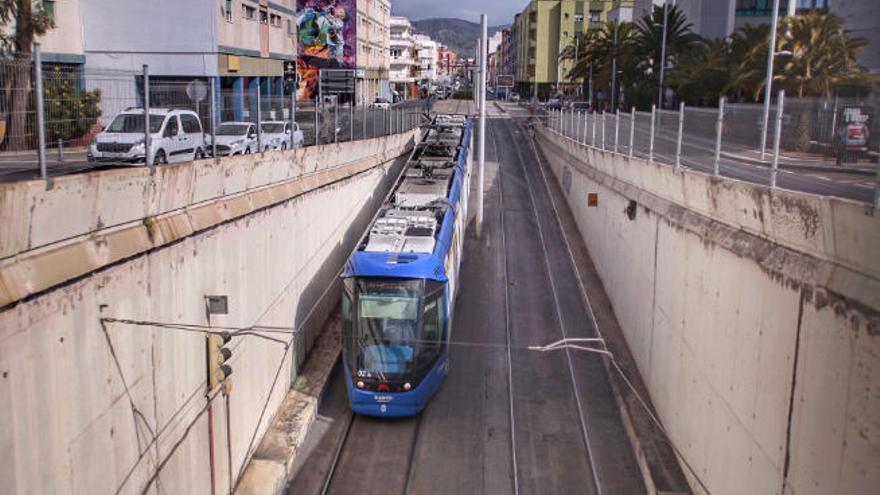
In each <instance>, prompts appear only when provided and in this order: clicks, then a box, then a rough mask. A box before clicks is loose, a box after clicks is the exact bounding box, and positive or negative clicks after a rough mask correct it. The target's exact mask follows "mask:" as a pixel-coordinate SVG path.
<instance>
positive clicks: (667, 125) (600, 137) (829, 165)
mask: <svg viewBox="0 0 880 495" xmlns="http://www.w3.org/2000/svg"><path fill="white" fill-rule="evenodd" d="M780 100H781V105H780ZM878 104H880V99H878V96H877V95H876V94H872V95H871V96H868V97H866V98H862V99H858V100H856V99H844V98H836V99H833V100H832V99H813V98H785V97H784V95H782V94H780V96H778V97H777V98H774V100H773V101H772V103H771V104H770V105H769V109H768V110H769V111H766V113H765V108H764V106H763V105H760V104H726V102H722V104H721V105H720V106H719V108H691V107H686V106H684V105H681V106H680V108H679V109H678V110H677V111H676V110H656V109H654V110H652V111H650V112H637V111H635V110H634V109H633V110H631V111H630V112H622V113H620V114H617V113H611V112H606V113H599V112H595V113H586V114H585V113H582V112H573V111H567V110H555V111H552V112H551V113H550V116H549V119H548V123H549V126H550V127H551V129H553V130H554V131H555V132H558V133H560V134H562V135H564V136H566V137H568V138H570V139H573V140H576V141H578V142H580V143H584V144H586V145H589V146H594V147H597V148H600V149H604V150H608V151H613V152H617V153H621V154H627V155H630V156H636V157H640V158H645V159H648V160H650V161H653V162H657V163H663V164H669V165H672V166H676V167H687V168H693V169H697V170H702V171H705V172H708V173H712V174H715V175H723V176H728V177H734V178H737V179H741V180H748V181H751V182H758V183H764V184H768V185H770V186H771V187H776V186H777V185H779V186H780V187H797V188H800V189H803V190H808V191H810V192H814V193H820V194H831V195H842V196H845V197H850V198H854V199H863V200H866V201H872V200H873V201H874V203H875V204H876V205H878V206H880V193H878V192H876V191H877V185H876V184H877V177H878V175H880V166H878V154H880V153H878V152H880V134H878V133H880V129H878V127H880V125H878V124H880V123H878V119H877V118H875V115H874V109H875V108H878V106H877V105H878ZM765 122H766V124H765ZM765 129H766V134H765V133H764V130H765ZM780 170H784V171H786V172H789V171H796V172H798V174H801V175H803V174H807V175H809V174H811V173H815V174H817V175H821V174H823V173H824V174H825V175H828V174H843V175H845V176H846V177H847V179H846V180H841V181H840V182H839V184H838V185H836V186H833V187H832V186H829V185H823V186H811V187H807V186H804V184H803V181H800V182H801V183H800V184H796V183H795V182H796V180H797V179H795V178H793V175H794V174H788V175H786V176H784V177H783V176H782V175H780ZM819 179H820V180H822V181H825V182H832V179H829V178H828V177H825V176H824V175H823V176H821V177H819ZM780 180H781V181H783V182H784V183H780V182H779V181H780ZM871 189H873V190H874V192H872V191H871ZM872 196H873V198H872Z"/></svg>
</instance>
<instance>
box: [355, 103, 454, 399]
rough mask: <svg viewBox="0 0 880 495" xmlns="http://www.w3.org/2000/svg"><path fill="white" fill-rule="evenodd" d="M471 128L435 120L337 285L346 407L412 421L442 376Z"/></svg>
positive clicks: (450, 118)
mask: <svg viewBox="0 0 880 495" xmlns="http://www.w3.org/2000/svg"><path fill="white" fill-rule="evenodd" d="M471 128H472V122H471V120H470V119H468V118H466V117H464V116H459V115H438V116H436V117H435V118H434V120H433V121H432V123H431V125H429V126H428V127H427V129H426V130H425V132H424V134H423V139H422V141H421V142H420V143H419V144H418V145H417V146H416V148H415V149H414V150H413V152H412V154H411V155H410V157H409V159H408V161H407V164H406V169H405V170H404V172H403V174H402V179H401V180H400V181H398V183H397V184H396V185H395V188H394V190H393V192H392V194H391V196H390V198H389V200H388V201H386V202H385V203H384V204H383V205H382V209H381V210H380V213H379V214H378V215H377V217H376V218H375V219H374V221H373V224H372V225H371V226H370V230H369V232H368V233H367V234H366V235H365V237H364V238H363V239H362V241H361V243H360V244H359V246H358V248H357V250H356V251H355V252H354V254H352V256H351V258H350V259H349V260H348V263H347V264H346V266H345V269H344V271H343V274H342V277H343V282H344V284H343V285H344V290H343V296H342V317H343V324H342V337H343V339H342V341H343V344H342V345H343V359H344V366H345V380H346V384H347V387H348V395H349V400H350V404H351V409H352V410H353V411H354V412H355V413H358V414H364V415H370V416H412V415H415V414H418V413H419V412H420V411H421V410H422V409H423V408H424V407H425V405H426V404H427V402H428V400H430V398H431V397H432V396H433V395H434V393H436V392H437V390H438V388H439V387H440V385H441V384H442V383H443V380H444V379H445V377H446V373H447V367H448V360H449V351H448V342H449V337H450V333H451V330H452V316H453V306H454V301H455V296H456V293H457V281H458V272H459V266H460V263H461V255H462V248H463V243H464V234H465V227H466V225H465V222H466V221H467V204H468V190H469V188H470V174H471V167H470V159H469V157H470V153H469V149H470V140H471Z"/></svg>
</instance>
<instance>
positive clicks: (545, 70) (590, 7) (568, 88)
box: [513, 0, 632, 98]
mask: <svg viewBox="0 0 880 495" xmlns="http://www.w3.org/2000/svg"><path fill="white" fill-rule="evenodd" d="M621 4H623V5H621ZM627 4H629V5H631V4H632V2H631V1H627V0H594V1H589V0H531V1H530V2H529V4H528V5H526V7H525V9H523V11H522V12H520V13H519V14H517V15H516V17H515V18H514V22H513V29H514V31H515V33H514V37H515V44H516V85H517V89H518V91H519V92H520V94H523V95H529V96H532V95H534V94H535V93H536V92H537V94H538V96H539V97H541V98H547V97H548V96H552V95H554V94H556V93H559V92H563V93H566V94H574V93H578V92H580V91H581V90H582V86H583V80H582V79H580V78H578V79H570V78H568V77H567V75H568V72H569V71H570V70H571V68H572V67H573V65H574V62H573V61H572V60H564V61H560V60H559V54H560V53H561V52H562V50H564V49H565V47H566V46H568V45H570V44H576V41H575V40H576V38H577V37H578V36H579V35H580V33H582V32H583V31H585V30H586V29H587V27H588V25H589V23H591V22H592V23H599V22H603V21H605V20H608V19H609V18H610V17H609V14H610V13H611V12H612V11H614V14H615V15H618V16H619V14H620V13H621V12H620V10H621V8H622V7H623V8H625V6H627ZM630 12H631V7H630ZM630 15H631V14H630Z"/></svg>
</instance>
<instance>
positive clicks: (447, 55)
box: [437, 43, 458, 81]
mask: <svg viewBox="0 0 880 495" xmlns="http://www.w3.org/2000/svg"><path fill="white" fill-rule="evenodd" d="M457 65H458V56H457V55H456V54H455V52H453V51H452V50H450V49H449V47H448V46H446V45H444V44H442V43H438V45H437V76H438V78H439V79H441V80H446V81H448V80H450V79H451V78H452V77H453V76H455V73H456V66H457Z"/></svg>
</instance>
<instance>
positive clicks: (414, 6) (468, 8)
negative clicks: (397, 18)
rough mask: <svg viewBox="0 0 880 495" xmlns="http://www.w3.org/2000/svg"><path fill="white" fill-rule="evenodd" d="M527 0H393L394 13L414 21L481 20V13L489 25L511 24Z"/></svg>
mask: <svg viewBox="0 0 880 495" xmlns="http://www.w3.org/2000/svg"><path fill="white" fill-rule="evenodd" d="M526 3H527V0H479V1H474V0H391V9H392V11H393V12H394V15H402V16H404V17H408V18H410V19H412V20H414V21H417V20H421V19H430V18H434V17H453V18H457V19H464V20H466V21H471V22H479V21H480V14H486V15H487V16H488V20H489V25H490V26H497V25H499V24H510V23H512V22H513V16H514V14H516V13H517V12H520V11H521V10H522V9H523V8H524V7H525V5H526Z"/></svg>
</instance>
